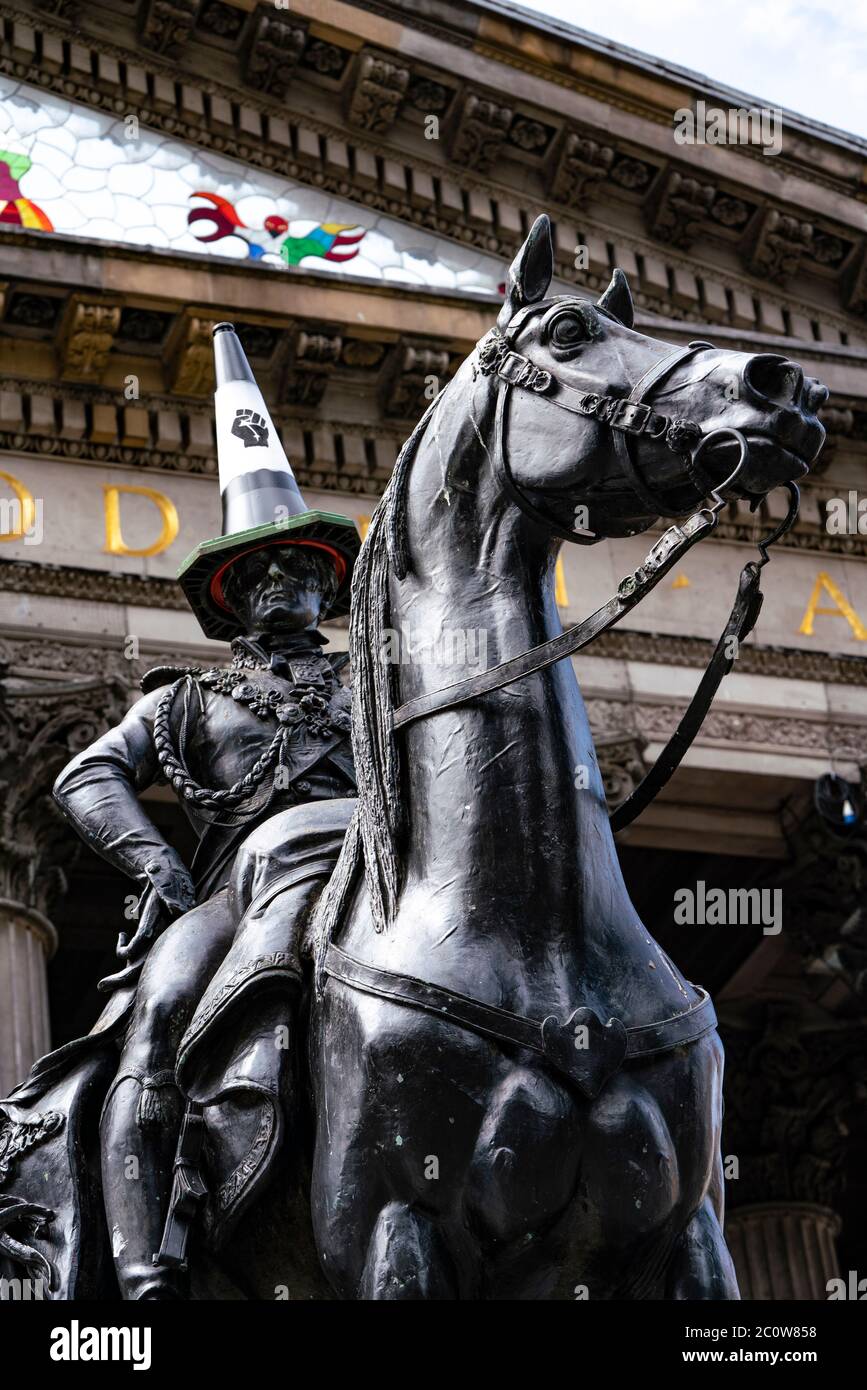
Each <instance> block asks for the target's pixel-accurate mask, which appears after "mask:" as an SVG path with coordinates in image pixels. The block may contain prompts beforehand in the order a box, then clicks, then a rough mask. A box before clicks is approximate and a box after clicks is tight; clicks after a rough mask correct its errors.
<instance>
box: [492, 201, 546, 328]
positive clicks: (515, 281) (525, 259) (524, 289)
mask: <svg viewBox="0 0 867 1390" xmlns="http://www.w3.org/2000/svg"><path fill="white" fill-rule="evenodd" d="M553 274H554V247H553V245H552V242H551V220H550V218H549V217H548V215H547V214H546V213H544V212H543V213H542V215H541V217H537V218H536V221H535V222H534V223H533V225H532V227H531V228H530V234H529V236H528V237H527V240H526V241H525V242H524V245H523V246H522V247H521V249H520V251H519V252H518V254H517V256H516V257H515V259H514V260H513V261H512V264H511V265H510V266H509V274H508V276H507V277H506V298H505V300H504V301H503V307H502V309H501V310H500V314H499V317H498V319H497V327H498V328H500V329H504V328H506V327H507V326H508V324H509V322H510V320H511V319H512V318H513V316H514V315H515V314H516V313H517V312H518V310H519V309H523V307H524V305H525V304H535V303H536V302H537V300H539V299H544V298H545V295H546V293H547V290H548V286H549V285H550V283H551V276H552V275H553Z"/></svg>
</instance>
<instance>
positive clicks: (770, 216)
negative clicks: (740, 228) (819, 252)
mask: <svg viewBox="0 0 867 1390" xmlns="http://www.w3.org/2000/svg"><path fill="white" fill-rule="evenodd" d="M812 238H813V227H812V225H811V223H809V222H802V221H800V219H799V218H797V217H791V216H790V215H789V214H788V213H782V212H778V211H777V209H776V208H768V209H767V210H766V211H765V212H763V213H761V214H759V216H758V223H757V225H751V226H750V228H749V230H748V232H747V235H746V238H745V240H744V259H745V261H746V264H747V266H748V268H749V269H750V270H751V271H752V273H753V274H754V275H757V276H759V277H760V278H761V279H763V280H772V281H774V282H775V283H776V284H782V283H784V282H785V281H786V280H788V279H790V278H791V276H793V275H796V274H797V273H798V271H799V270H800V268H801V262H802V260H803V258H804V256H805V255H806V253H807V250H808V248H809V246H810V242H811V241H812Z"/></svg>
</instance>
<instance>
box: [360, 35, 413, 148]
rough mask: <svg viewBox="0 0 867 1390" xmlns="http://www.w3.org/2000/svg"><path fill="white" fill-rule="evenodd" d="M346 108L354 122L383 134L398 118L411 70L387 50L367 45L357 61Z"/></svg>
mask: <svg viewBox="0 0 867 1390" xmlns="http://www.w3.org/2000/svg"><path fill="white" fill-rule="evenodd" d="M350 77H351V80H350V83H349V86H348V87H347V89H346V93H345V98H344V111H345V113H346V119H347V120H348V121H349V124H350V125H353V126H357V127H358V129H359V130H369V131H371V132H372V133H373V134H375V135H383V134H384V133H385V132H386V131H387V130H388V129H389V128H390V127H391V126H392V125H393V124H394V121H395V120H396V119H397V115H398V112H399V111H400V107H401V103H402V102H403V99H404V97H405V95H406V91H407V88H408V86H409V78H410V70H409V68H408V67H407V66H406V65H405V64H404V63H400V62H396V61H395V59H394V58H393V57H392V56H390V55H389V54H386V53H377V52H375V51H374V50H373V49H363V50H362V51H361V52H360V53H359V54H357V55H356V58H355V60H354V62H353V66H352V71H351V74H350Z"/></svg>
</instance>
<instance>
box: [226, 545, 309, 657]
mask: <svg viewBox="0 0 867 1390" xmlns="http://www.w3.org/2000/svg"><path fill="white" fill-rule="evenodd" d="M223 592H224V595H225V598H226V602H227V603H228V604H229V607H230V608H231V609H232V611H233V613H235V615H236V616H237V617H238V618H239V619H240V621H241V624H242V626H243V628H244V632H245V633H246V634H247V635H248V636H250V637H255V636H258V635H261V634H263V633H269V632H302V631H303V630H304V628H307V627H315V626H316V624H317V623H318V622H319V619H320V617H321V616H322V608H323V600H324V595H323V574H322V568H321V561H319V560H318V558H317V557H315V556H314V555H312V554H310V553H309V552H307V551H305V550H304V549H303V548H300V547H296V546H289V545H285V546H275V547H271V548H268V549H263V550H256V551H253V552H252V553H251V554H250V555H245V556H243V557H242V558H241V559H240V560H237V561H236V562H235V564H234V565H233V566H232V568H231V569H230V570H229V572H228V574H227V575H226V579H225V582H224V585H223Z"/></svg>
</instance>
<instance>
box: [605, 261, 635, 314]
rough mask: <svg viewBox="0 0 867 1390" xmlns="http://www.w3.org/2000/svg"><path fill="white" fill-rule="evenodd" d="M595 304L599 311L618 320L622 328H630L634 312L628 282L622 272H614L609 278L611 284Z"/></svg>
mask: <svg viewBox="0 0 867 1390" xmlns="http://www.w3.org/2000/svg"><path fill="white" fill-rule="evenodd" d="M596 302H597V304H598V305H599V308H600V309H604V310H605V311H606V312H607V313H609V314H612V315H613V316H614V318H616V319H618V320H619V321H620V323H622V324H623V327H624V328H631V327H632V322H633V319H634V317H635V310H634V307H633V304H632V293H631V291H630V289H629V281H628V280H627V278H626V276H625V275H624V273H623V271H622V270H615V272H614V274H613V275H612V277H611V284H610V285H609V286H608V289H607V290H606V291H605V293H604V294H602V295H600V297H599V299H597V301H596Z"/></svg>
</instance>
